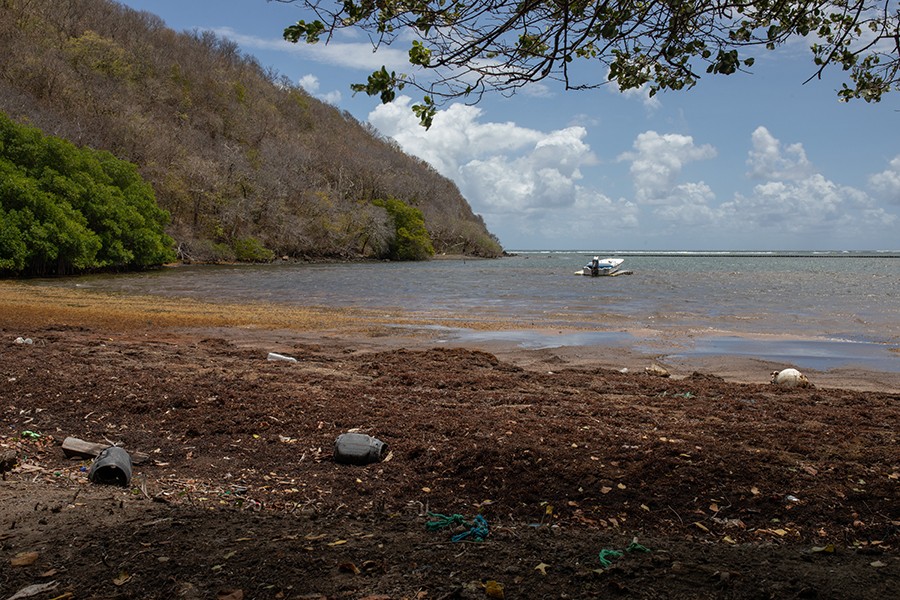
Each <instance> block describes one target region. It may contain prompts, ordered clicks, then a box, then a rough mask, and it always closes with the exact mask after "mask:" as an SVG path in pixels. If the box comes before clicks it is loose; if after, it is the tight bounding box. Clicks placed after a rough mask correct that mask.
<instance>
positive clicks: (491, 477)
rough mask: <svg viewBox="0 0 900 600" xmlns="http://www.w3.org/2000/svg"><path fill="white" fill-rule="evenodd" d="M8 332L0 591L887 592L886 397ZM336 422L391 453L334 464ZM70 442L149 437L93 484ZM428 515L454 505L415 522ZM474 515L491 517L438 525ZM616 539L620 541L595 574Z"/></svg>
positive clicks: (0, 384)
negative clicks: (126, 466) (480, 534)
mask: <svg viewBox="0 0 900 600" xmlns="http://www.w3.org/2000/svg"><path fill="white" fill-rule="evenodd" d="M0 333H2V334H3V337H2V339H3V343H2V344H0V423H2V430H0V456H2V455H3V454H4V452H6V453H7V454H9V451H13V452H14V462H10V463H9V464H7V465H5V467H4V466H3V465H2V463H0V468H2V469H4V470H6V471H7V472H5V473H4V475H3V481H2V482H0V560H2V562H0V600H6V599H7V598H9V597H11V596H13V595H14V594H15V593H16V592H17V591H20V590H22V589H23V588H26V587H27V586H32V585H45V586H46V589H45V590H44V591H41V592H39V593H37V594H36V595H34V596H31V597H34V598H39V599H50V598H57V599H63V598H65V599H68V598H73V599H82V598H142V599H146V598H232V599H236V598H328V599H331V598H351V599H360V598H370V599H372V598H381V599H396V600H399V599H402V598H408V599H419V600H421V599H425V600H437V599H449V598H491V597H492V598H499V597H501V596H502V597H505V598H603V597H621V598H889V597H897V596H896V594H897V593H898V590H900V498H898V484H900V444H898V436H900V394H898V393H883V392H863V391H853V390H843V389H830V388H829V389H790V390H789V389H782V388H778V387H775V386H773V385H769V384H736V383H731V382H726V381H724V380H722V379H720V378H718V377H716V376H713V375H708V374H701V373H694V374H693V375H690V376H687V377H684V378H663V377H658V376H652V375H649V374H646V373H629V374H624V373H620V372H618V371H615V370H598V369H589V368H586V367H578V368H572V367H570V366H566V365H564V364H563V365H559V367H558V368H555V369H553V370H552V371H548V370H547V369H541V370H537V369H531V368H529V369H524V368H522V367H520V366H517V365H516V364H515V363H514V362H512V361H511V362H504V361H501V360H498V359H497V358H496V357H495V356H494V355H492V354H488V353H485V352H479V351H471V350H466V349H426V350H403V349H400V350H391V351H380V352H379V351H373V350H371V349H368V348H366V349H363V348H362V346H359V347H354V346H353V345H352V344H351V345H347V344H332V343H329V342H328V341H327V340H323V342H322V343H321V344H318V345H317V344H311V343H307V342H304V343H302V344H301V343H294V344H288V345H282V346H281V347H279V348H278V349H277V351H278V352H281V353H284V354H289V355H290V356H293V357H296V358H297V359H298V362H297V363H288V362H273V361H267V360H266V356H267V352H268V351H269V350H270V348H265V347H262V346H259V347H253V345H252V344H247V343H242V344H238V343H236V342H235V340H234V339H227V338H226V337H224V336H221V335H216V336H214V337H209V338H207V339H199V338H197V337H191V336H188V335H185V334H179V333H178V332H176V331H174V330H173V331H168V332H156V333H149V332H148V333H142V332H132V333H129V334H122V333H114V334H112V333H109V332H103V331H99V330H90V329H81V328H77V329H76V328H70V329H60V328H56V329H53V328H51V329H47V330H44V331H39V332H33V333H32V335H33V337H34V340H35V343H34V344H32V345H26V344H13V343H11V340H12V339H14V338H15V336H16V335H17V334H15V333H12V332H9V331H3V332H0ZM350 430H358V431H361V432H363V433H367V434H371V435H372V436H375V437H376V438H378V439H380V440H383V441H384V442H386V443H387V444H389V448H390V453H389V454H388V455H387V456H386V459H385V460H384V461H382V462H379V463H375V464H370V465H367V466H352V465H343V464H337V463H336V462H335V461H334V458H333V448H334V441H335V439H336V437H337V436H338V435H339V434H341V433H343V432H347V431H350ZM27 432H33V434H32V433H27ZM68 436H73V437H76V438H80V439H83V440H87V441H91V442H103V443H111V442H114V443H116V444H117V445H120V446H123V447H124V448H125V449H127V450H128V451H129V452H131V453H132V454H133V456H135V457H140V453H146V454H148V455H149V458H148V459H147V460H145V461H144V462H142V463H141V464H136V465H135V466H134V476H133V478H132V480H131V485H130V486H129V487H128V488H119V487H112V486H108V485H99V484H95V483H90V482H89V481H88V477H87V470H88V468H89V467H90V464H91V463H90V460H85V459H81V460H79V459H75V460H71V459H66V458H65V457H64V455H63V452H62V449H61V442H62V441H63V440H64V439H65V438H66V437H68ZM13 464H14V466H13ZM429 513H431V514H442V515H453V514H458V515H461V516H462V518H463V519H464V521H465V524H459V525H457V526H455V527H449V528H446V529H430V528H429V527H427V525H426V524H427V523H428V522H430V521H436V520H437V517H434V516H430V515H429ZM476 515H482V516H483V517H484V519H485V520H486V522H487V524H488V527H489V534H488V535H487V538H486V539H485V540H484V541H473V540H472V537H471V536H470V537H468V538H466V539H464V540H463V541H459V542H454V541H451V538H452V537H453V536H454V535H456V534H464V533H467V532H469V531H470V528H471V527H472V525H473V524H474V519H475V516H476ZM633 542H637V543H638V544H640V546H642V547H644V548H646V549H648V550H649V552H643V551H641V549H640V548H639V547H638V546H632V544H633ZM628 548H631V550H630V551H625V550H626V549H628ZM604 550H617V551H621V552H622V556H621V557H619V558H613V559H611V563H610V564H609V566H607V567H604V565H603V562H602V561H601V559H600V554H601V552H602V551H604ZM22 563H25V564H22ZM493 582H497V584H499V585H500V586H502V588H500V587H499V586H498V585H496V584H495V583H493ZM32 589H34V588H32Z"/></svg>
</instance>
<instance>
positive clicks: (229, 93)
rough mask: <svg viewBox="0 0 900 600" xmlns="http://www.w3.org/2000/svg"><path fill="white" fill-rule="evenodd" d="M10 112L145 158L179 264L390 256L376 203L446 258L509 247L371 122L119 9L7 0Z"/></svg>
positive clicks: (3, 105)
mask: <svg viewBox="0 0 900 600" xmlns="http://www.w3.org/2000/svg"><path fill="white" fill-rule="evenodd" d="M262 8H265V7H262ZM0 111H3V112H5V113H6V114H8V115H10V117H12V118H13V119H15V120H16V121H19V122H28V123H30V124H32V125H34V126H36V127H39V128H41V129H42V130H44V131H47V132H51V133H53V135H56V136H59V137H62V138H65V139H68V140H70V141H72V142H73V143H75V144H76V145H78V146H90V147H92V148H98V149H103V150H106V151H109V152H111V153H112V154H114V155H115V156H117V157H120V158H122V159H124V160H127V161H129V162H131V163H134V164H136V165H137V166H138V169H139V171H140V173H141V175H142V176H143V177H144V178H145V179H146V181H148V182H149V183H150V185H151V186H152V187H153V190H154V192H155V194H156V199H157V201H158V203H159V206H160V207H161V208H163V209H164V210H166V211H168V213H169V214H170V215H171V221H170V224H169V225H168V227H167V233H168V234H169V235H171V236H172V237H173V238H174V239H175V241H176V247H177V253H178V256H179V257H180V258H182V259H184V260H196V261H208V260H222V261H230V260H251V261H257V260H268V259H269V258H270V257H272V256H279V257H280V256H289V257H294V258H310V259H317V258H342V259H343V258H349V259H354V258H380V257H387V256H388V255H389V253H390V251H391V250H390V248H391V247H392V243H393V242H394V240H393V237H394V236H395V235H396V229H395V227H394V226H393V223H392V221H391V217H390V216H389V215H388V213H387V211H386V209H385V208H383V207H379V206H376V205H375V204H373V203H372V201H373V200H375V199H378V198H396V199H399V200H401V201H402V202H404V203H406V204H408V205H410V206H415V207H417V208H418V209H419V210H421V212H422V217H423V219H424V222H425V227H426V229H427V231H428V237H429V238H430V239H431V241H432V243H433V245H434V247H435V249H436V250H437V251H438V252H463V253H468V254H474V255H479V256H497V255H499V254H500V253H501V252H502V249H501V247H500V245H499V243H498V242H497V240H496V238H494V237H493V236H492V235H491V234H490V232H488V231H487V229H486V227H485V225H484V222H483V220H482V219H481V217H479V216H478V215H475V214H473V212H472V210H471V207H470V206H469V205H468V203H467V202H466V200H465V199H464V198H463V197H462V195H461V194H460V193H459V190H458V189H457V188H456V186H455V185H454V184H453V183H452V182H450V181H449V180H448V179H446V178H444V177H442V176H440V175H439V174H438V173H437V172H436V171H434V169H432V168H431V167H430V166H429V165H427V164H426V163H424V162H423V161H421V160H418V159H416V158H413V157H410V156H409V155H407V154H405V153H403V152H402V151H401V150H400V148H399V147H398V146H397V145H396V144H395V143H393V142H391V141H390V140H386V139H383V138H382V137H381V136H380V135H379V134H378V132H377V131H375V130H374V129H372V128H371V127H369V126H367V125H365V124H361V123H359V122H357V121H356V120H355V119H354V118H353V117H352V116H350V115H349V114H347V113H343V112H341V111H339V110H338V109H336V108H335V107H333V106H330V105H328V104H325V103H323V102H320V101H319V100H317V99H315V98H313V97H311V96H310V95H309V94H307V93H306V92H305V91H303V90H302V89H301V88H299V87H297V86H296V85H295V84H294V83H292V82H291V81H289V80H287V79H285V78H283V77H281V76H279V75H278V74H277V73H275V72H273V71H271V70H266V69H264V68H262V67H261V66H260V65H259V64H257V63H256V62H255V61H254V60H253V59H252V58H249V57H246V56H243V55H242V54H241V53H240V52H239V51H238V49H237V45H236V44H234V43H233V42H230V41H228V40H224V39H221V38H219V37H217V36H216V35H215V34H213V33H210V32H190V33H175V32H174V31H172V30H170V29H168V28H166V27H165V24H164V23H163V22H162V21H161V20H160V19H159V18H158V17H156V16H154V15H152V14H149V13H146V12H137V11H134V10H132V9H130V8H127V7H124V6H122V5H119V4H117V3H115V2H113V1H112V0H0ZM73 208H76V207H74V205H73ZM76 210H81V209H77V208H76ZM83 216H84V217H85V219H92V218H94V217H93V216H91V215H89V214H87V213H85V214H84V215H83ZM4 227H6V226H4ZM71 235H75V234H74V233H72V234H71ZM102 235H104V234H102V233H101V232H99V231H98V236H102ZM123 235H124V234H123ZM0 237H3V239H7V238H10V240H12V238H14V237H15V236H14V235H13V234H12V233H9V232H7V231H6V229H5V228H4V230H3V231H2V232H0ZM76 237H77V236H76ZM8 243H9V244H12V245H15V243H16V242H15V241H10V242H8ZM125 247H126V248H128V246H127V245H126V246H125ZM102 248H103V249H102V250H98V253H100V254H99V255H100V256H102V258H103V260H104V261H106V260H107V259H108V257H106V255H103V252H112V253H115V252H116V249H115V248H114V247H112V246H110V247H109V250H107V249H106V248H107V246H105V245H104V246H102ZM110 258H111V257H110ZM113 260H114V262H115V260H116V259H114V258H113Z"/></svg>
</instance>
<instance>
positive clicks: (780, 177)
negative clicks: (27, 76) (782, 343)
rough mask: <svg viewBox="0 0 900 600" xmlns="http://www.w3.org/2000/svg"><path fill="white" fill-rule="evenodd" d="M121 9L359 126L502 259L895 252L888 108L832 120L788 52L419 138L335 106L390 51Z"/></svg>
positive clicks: (405, 117)
mask: <svg viewBox="0 0 900 600" xmlns="http://www.w3.org/2000/svg"><path fill="white" fill-rule="evenodd" d="M326 1H328V0H326ZM122 3H123V4H125V5H127V6H130V7H132V8H134V9H137V10H144V11H148V12H151V13H154V14H156V15H158V16H159V17H161V18H162V19H163V20H164V21H165V22H166V24H167V25H168V26H169V27H171V28H172V29H174V30H176V31H191V30H194V29H197V30H210V31H214V32H216V33H217V34H218V35H220V36H222V37H225V38H228V39H231V40H233V41H234V42H236V43H237V44H238V45H239V46H240V48H241V50H242V52H244V53H245V54H248V55H252V56H255V57H256V59H257V60H258V61H259V63H260V64H261V65H262V66H264V67H271V68H273V69H275V70H276V71H277V72H278V73H280V74H282V75H284V76H285V77H287V78H288V79H290V80H291V81H293V82H294V83H296V84H297V85H299V86H301V87H303V88H304V89H305V90H306V91H307V92H309V93H310V94H311V95H313V96H315V97H317V98H319V99H321V100H323V101H325V102H328V103H330V104H332V105H334V106H336V107H338V108H339V109H341V110H344V111H347V112H349V113H351V114H352V115H353V116H354V117H355V118H356V119H358V120H359V121H361V122H369V123H370V124H372V125H373V126H374V127H376V128H377V129H378V131H379V132H380V133H381V134H383V135H384V136H387V137H390V138H393V139H394V140H396V142H397V143H398V144H399V145H400V146H401V147H402V148H403V149H404V150H405V151H406V152H407V153H409V154H412V155H415V156H418V157H420V158H422V159H423V160H425V161H427V162H428V163H429V164H431V165H432V166H433V167H434V168H435V169H436V170H437V171H438V172H439V173H441V174H442V175H444V176H446V177H448V178H449V179H451V180H453V181H454V182H455V183H456V185H457V186H458V187H459V189H460V191H461V192H462V194H463V196H464V197H465V198H466V200H467V201H468V202H469V204H470V206H471V207H472V209H473V210H474V211H475V212H476V213H478V214H480V215H481V216H482V217H483V218H484V221H485V223H486V224H487V227H488V229H489V230H490V231H491V232H492V233H493V234H495V235H496V236H497V237H498V239H499V240H500V243H501V244H502V245H503V247H504V249H506V250H508V251H515V250H580V251H586V252H595V251H597V252H599V251H602V250H606V251H610V252H612V251H615V250H621V251H625V250H630V251H653V250H694V251H703V250H708V251H721V250H758V251H777V250H889V251H900V92H893V93H891V94H888V95H887V96H886V97H885V98H884V99H883V100H882V101H881V102H880V103H875V104H867V103H865V102H863V101H854V102H849V103H840V102H838V99H837V93H836V90H837V89H839V87H840V82H841V79H840V78H839V75H840V74H839V73H834V75H833V76H831V75H829V76H826V77H825V78H823V79H822V80H814V81H811V82H809V83H807V84H804V83H803V82H804V81H805V80H806V79H807V78H808V77H809V76H810V75H811V74H812V73H813V63H812V57H811V54H810V53H809V50H808V43H806V42H805V41H803V40H798V41H797V42H796V43H793V44H790V45H788V46H786V47H784V48H781V49H779V50H777V51H775V52H766V51H763V50H760V51H759V53H758V54H756V55H755V56H756V64H755V65H754V67H753V69H752V73H751V74H743V73H739V74H735V75H731V76H727V77H725V76H716V77H713V76H706V77H703V78H702V79H701V80H700V82H699V83H698V85H697V86H696V87H695V88H693V89H691V90H688V91H680V92H662V93H660V94H657V95H656V96H655V97H653V98H650V97H649V95H648V94H647V93H646V91H640V90H638V91H633V92H629V93H621V92H619V91H618V90H617V89H616V88H615V87H613V86H609V85H607V86H603V87H601V88H600V89H596V90H591V91H565V90H563V89H562V87H561V86H554V84H552V83H550V84H535V85H532V86H530V87H528V88H525V89H523V90H521V91H520V92H519V93H517V94H516V95H514V96H513V97H511V98H504V97H502V96H500V95H493V96H485V97H484V98H483V99H482V100H481V101H480V102H479V103H478V104H476V105H467V104H465V103H464V102H462V101H460V102H454V103H450V104H447V105H444V106H442V107H441V109H440V111H439V112H438V114H437V116H436V117H435V119H434V124H433V125H432V127H431V128H430V129H428V130H425V129H424V128H423V127H421V126H420V125H419V124H418V121H417V119H416V117H415V115H413V114H412V111H411V110H410V106H411V105H412V104H416V103H419V102H421V94H416V93H411V94H410V96H406V95H398V97H397V98H396V99H395V100H394V102H393V103H391V104H388V105H382V104H380V101H379V100H378V98H377V97H376V98H370V97H368V96H366V95H365V94H355V95H354V94H353V92H352V91H351V89H350V85H351V84H353V83H360V82H365V80H366V78H367V76H368V74H369V73H371V72H372V71H373V70H374V69H378V68H380V67H381V66H382V65H386V66H387V67H388V70H395V71H397V72H398V73H401V72H408V71H409V65H408V64H407V62H406V50H407V48H406V47H405V46H400V45H398V46H396V47H389V48H384V49H380V50H379V51H378V52H377V53H374V52H373V50H372V46H371V44H370V43H369V42H368V39H367V38H366V37H365V36H364V35H361V34H359V33H358V32H346V33H341V34H340V35H337V36H335V38H334V39H333V40H332V41H331V42H330V43H328V44H327V45H324V44H321V43H320V44H317V45H307V44H304V43H300V44H291V43H288V42H285V41H283V39H282V32H283V30H284V28H285V27H286V26H288V25H291V24H293V23H295V22H296V21H297V20H299V19H303V18H306V19H307V20H309V18H310V17H309V15H308V14H306V13H304V12H303V10H302V8H301V6H300V5H299V4H285V3H281V2H269V1H267V0H217V1H216V2H215V3H208V2H201V1H199V0H125V1H124V2H122ZM603 76H604V73H599V72H598V77H601V78H602V77H603ZM414 92H415V90H414ZM401 94H402V93H401Z"/></svg>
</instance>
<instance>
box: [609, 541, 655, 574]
mask: <svg viewBox="0 0 900 600" xmlns="http://www.w3.org/2000/svg"><path fill="white" fill-rule="evenodd" d="M625 552H628V553H631V552H651V550H650V548H647V547H646V546H642V545H641V544H638V543H637V538H634V539H633V540H632V541H631V543H630V544H628V546H627V547H626V548H625V551H624V552H622V551H619V550H610V549H609V548H603V549H602V550H600V554H598V555H597V558H598V559H599V560H600V564H601V565H602V566H603V568H604V569H605V568H607V567H609V566H610V565H611V564H612V561H614V560H616V559H617V558H622V557H623V556H625Z"/></svg>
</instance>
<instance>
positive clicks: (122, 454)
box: [88, 446, 132, 487]
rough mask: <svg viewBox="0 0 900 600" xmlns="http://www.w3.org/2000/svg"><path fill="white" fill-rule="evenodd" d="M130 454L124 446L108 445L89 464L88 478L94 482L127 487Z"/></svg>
mask: <svg viewBox="0 0 900 600" xmlns="http://www.w3.org/2000/svg"><path fill="white" fill-rule="evenodd" d="M131 468H132V467H131V456H130V455H129V454H128V452H126V451H125V449H124V448H119V447H118V446H110V447H109V448H107V449H106V450H104V451H103V452H101V453H100V455H99V456H97V458H96V459H95V460H94V462H93V464H91V470H90V471H88V479H89V480H91V481H92V482H94V483H100V484H107V485H121V486H122V487H128V484H129V483H130V482H131Z"/></svg>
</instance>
